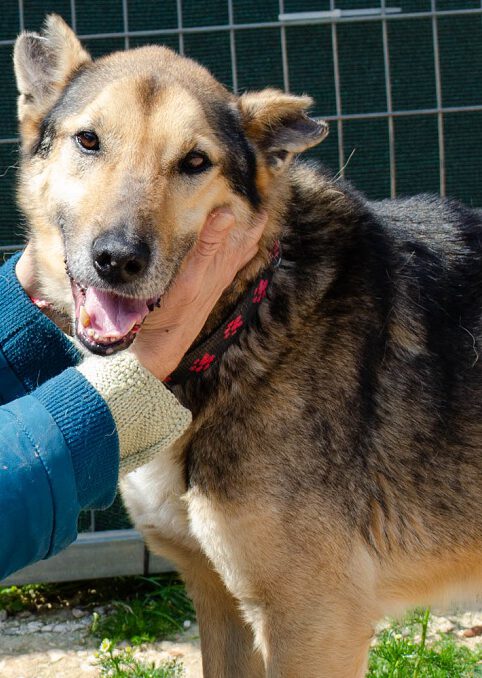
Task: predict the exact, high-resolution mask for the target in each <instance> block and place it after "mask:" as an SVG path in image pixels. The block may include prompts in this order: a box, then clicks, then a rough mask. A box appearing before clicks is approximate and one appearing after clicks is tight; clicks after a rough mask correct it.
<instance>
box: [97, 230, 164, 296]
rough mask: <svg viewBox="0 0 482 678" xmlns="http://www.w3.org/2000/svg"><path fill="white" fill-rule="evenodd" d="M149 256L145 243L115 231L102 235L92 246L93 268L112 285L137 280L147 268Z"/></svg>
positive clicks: (147, 246)
mask: <svg viewBox="0 0 482 678" xmlns="http://www.w3.org/2000/svg"><path fill="white" fill-rule="evenodd" d="M150 254H151V250H150V248H149V245H148V244H147V243H145V242H143V241H142V240H135V239H133V238H129V237H128V236H126V235H125V234H124V233H119V232H115V231H109V232H107V233H103V234H102V235H100V236H99V237H98V238H96V239H95V240H94V242H93V244H92V257H93V260H94V268H95V270H96V271H97V273H98V274H99V275H100V277H101V278H103V279H104V280H106V281H107V282H109V283H111V284H112V285H115V284H118V283H128V282H132V281H133V280H135V279H136V278H139V277H140V276H141V275H142V274H143V273H144V271H145V270H146V268H147V265H148V263H149V257H150Z"/></svg>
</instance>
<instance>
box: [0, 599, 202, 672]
mask: <svg viewBox="0 0 482 678" xmlns="http://www.w3.org/2000/svg"><path fill="white" fill-rule="evenodd" d="M95 611H96V612H97V613H98V614H100V615H102V614H105V613H106V609H105V608H96V610H95ZM107 611H108V610H107ZM0 614H1V611H0ZM91 624H92V613H91V612H90V611H89V612H87V611H85V610H83V609H81V608H73V609H72V610H68V609H64V610H60V611H59V610H57V611H55V612H53V613H43V614H30V613H28V612H21V613H20V614H17V615H16V616H15V617H11V618H8V619H4V620H3V621H1V617H0V678H78V676H84V675H85V676H92V677H93V678H95V676H99V675H100V671H99V669H98V668H97V667H96V666H95V662H96V658H95V654H94V653H95V652H96V650H97V648H98V646H99V644H100V641H99V639H98V638H95V637H94V636H92V634H91V633H90V632H89V629H90V625H91ZM134 656H136V657H138V658H139V659H142V660H143V661H144V660H145V661H149V662H155V663H156V664H158V663H159V662H161V661H162V660H165V659H172V658H174V657H177V658H178V659H179V660H180V661H181V662H182V663H183V665H184V668H185V670H186V678H202V670H201V653H200V649H199V639H198V629H197V626H196V625H195V624H193V626H192V627H191V628H190V629H189V630H188V631H186V632H185V633H184V634H182V635H179V636H175V637H174V638H173V639H172V640H163V641H160V642H158V643H152V644H146V645H142V646H140V647H139V648H135V651H134Z"/></svg>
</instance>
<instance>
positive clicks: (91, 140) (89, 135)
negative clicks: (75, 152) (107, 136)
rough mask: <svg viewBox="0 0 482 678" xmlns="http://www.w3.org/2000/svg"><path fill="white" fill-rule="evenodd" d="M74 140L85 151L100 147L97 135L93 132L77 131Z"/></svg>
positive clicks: (95, 149) (96, 149)
mask: <svg viewBox="0 0 482 678" xmlns="http://www.w3.org/2000/svg"><path fill="white" fill-rule="evenodd" d="M75 140H76V141H77V143H78V144H79V146H82V148H83V149H84V150H86V151H98V150H99V148H100V142H99V137H98V136H97V134H95V133H94V132H87V131H82V132H77V134H76V135H75Z"/></svg>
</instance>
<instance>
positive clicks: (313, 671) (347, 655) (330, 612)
mask: <svg viewBox="0 0 482 678" xmlns="http://www.w3.org/2000/svg"><path fill="white" fill-rule="evenodd" d="M332 593H333V591H331V592H330V595H329V596H326V597H325V599H323V598H324V597H323V596H320V595H318V594H317V592H316V591H315V592H314V591H313V590H312V589H310V587H309V586H308V585H307V586H306V588H305V589H304V590H302V591H295V590H293V589H290V590H288V591H283V590H282V589H281V588H280V587H279V596H280V598H279V600H278V601H275V602H273V604H268V605H266V604H265V603H262V604H259V605H253V604H252V602H251V603H250V604H246V603H244V604H243V607H244V608H245V610H246V615H247V616H248V617H249V618H250V619H251V621H252V626H253V629H254V633H255V638H256V645H257V646H258V647H259V648H260V650H261V653H262V656H263V660H264V662H265V667H266V678H301V676H302V677H303V678H363V677H364V676H365V673H366V671H367V664H368V650H369V647H370V641H371V638H372V636H373V626H372V623H371V619H370V618H368V616H367V612H366V608H365V609H363V608H362V607H361V606H360V605H359V604H353V601H350V600H349V599H348V598H347V597H346V595H344V592H343V591H341V590H340V591H339V592H338V594H339V595H335V596H333V595H331V594H332ZM238 675H240V676H241V675H242V674H238Z"/></svg>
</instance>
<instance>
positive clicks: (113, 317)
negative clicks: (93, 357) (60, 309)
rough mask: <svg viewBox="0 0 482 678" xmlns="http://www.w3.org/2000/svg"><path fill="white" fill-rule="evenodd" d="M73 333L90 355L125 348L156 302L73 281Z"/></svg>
mask: <svg viewBox="0 0 482 678" xmlns="http://www.w3.org/2000/svg"><path fill="white" fill-rule="evenodd" d="M71 282H72V294H73V296H74V302H75V332H76V334H77V337H78V339H79V340H80V341H81V342H82V344H83V345H84V346H85V347H86V348H88V349H89V351H91V352H92V353H97V354H99V355H110V354H112V353H116V352H117V351H122V350H124V349H125V348H128V347H129V346H130V345H131V344H132V342H133V341H134V339H135V336H136V334H137V333H138V332H139V330H140V328H141V325H142V323H143V322H144V319H145V318H146V316H147V315H148V314H149V312H150V311H152V310H153V308H154V305H155V304H156V302H157V301H158V300H156V299H133V298H130V297H123V296H121V295H118V294H115V293H113V292H107V291H106V290H101V289H98V288H96V287H87V288H83V287H82V286H81V285H79V284H78V283H77V282H75V281H74V280H72V281H71Z"/></svg>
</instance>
